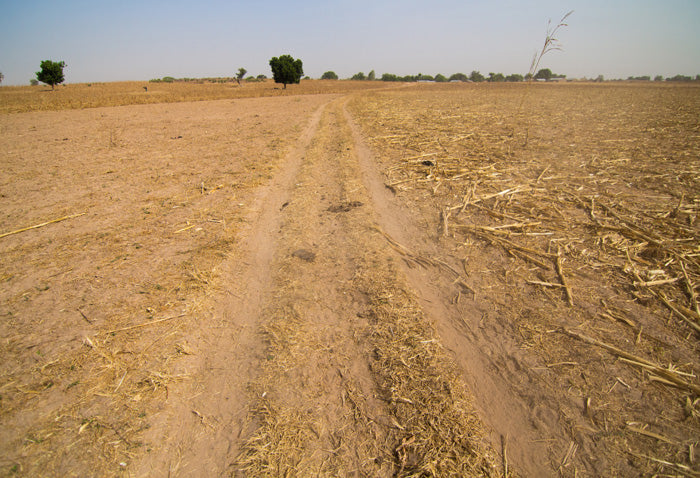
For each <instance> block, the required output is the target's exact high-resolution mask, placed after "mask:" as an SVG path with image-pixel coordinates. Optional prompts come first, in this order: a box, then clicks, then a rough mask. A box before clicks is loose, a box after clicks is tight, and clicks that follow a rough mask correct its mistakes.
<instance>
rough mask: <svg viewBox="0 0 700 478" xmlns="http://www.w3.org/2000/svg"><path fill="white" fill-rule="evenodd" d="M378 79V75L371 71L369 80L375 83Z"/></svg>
mask: <svg viewBox="0 0 700 478" xmlns="http://www.w3.org/2000/svg"><path fill="white" fill-rule="evenodd" d="M376 78H377V75H376V74H375V73H374V70H372V71H370V72H369V73H368V74H367V79H368V80H369V81H374V80H375V79H376Z"/></svg>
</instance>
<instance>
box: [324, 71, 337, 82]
mask: <svg viewBox="0 0 700 478" xmlns="http://www.w3.org/2000/svg"><path fill="white" fill-rule="evenodd" d="M321 79H322V80H337V79H338V75H336V74H335V71H327V72H325V73H324V74H323V75H321Z"/></svg>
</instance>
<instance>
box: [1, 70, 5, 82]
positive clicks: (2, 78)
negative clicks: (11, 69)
mask: <svg viewBox="0 0 700 478" xmlns="http://www.w3.org/2000/svg"><path fill="white" fill-rule="evenodd" d="M4 79H5V75H3V74H2V71H0V83H2V80H4Z"/></svg>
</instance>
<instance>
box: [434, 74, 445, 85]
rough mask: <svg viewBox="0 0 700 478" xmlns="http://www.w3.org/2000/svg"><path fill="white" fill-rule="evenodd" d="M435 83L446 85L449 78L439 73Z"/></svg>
mask: <svg viewBox="0 0 700 478" xmlns="http://www.w3.org/2000/svg"><path fill="white" fill-rule="evenodd" d="M435 81H437V82H438V83H444V82H446V81H447V78H446V77H445V75H442V74H440V73H438V74H437V75H435Z"/></svg>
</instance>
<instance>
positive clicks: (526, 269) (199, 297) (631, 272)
mask: <svg viewBox="0 0 700 478" xmlns="http://www.w3.org/2000/svg"><path fill="white" fill-rule="evenodd" d="M143 86H148V91H147V92H146V91H145V90H144V89H143V88H142V87H143ZM698 93H700V88H698V87H697V86H694V85H678V86H677V85H672V84H663V85H657V84H639V83H636V84H633V83H615V84H608V83H604V84H585V83H570V84H530V85H527V84H445V85H439V84H420V85H405V84H400V85H389V86H387V85H386V84H383V83H380V82H345V81H343V82H333V81H323V82H321V81H309V82H304V81H302V83H301V85H292V86H289V87H288V88H287V89H286V90H281V89H279V87H276V85H274V84H273V83H270V82H267V83H256V84H246V85H244V86H243V87H236V86H234V85H232V84H224V85H219V84H217V85H207V84H203V85H197V84H177V83H176V84H161V83H158V84H147V83H144V84H143V85H141V84H140V83H115V84H100V85H97V84H93V85H91V86H87V85H68V86H66V87H59V88H57V90H56V91H55V92H48V91H42V87H31V88H30V87H23V88H6V87H3V88H1V89H0V112H2V114H0V131H1V132H2V134H0V151H2V153H3V156H2V163H3V164H2V171H3V174H2V176H0V212H1V214H0V251H2V257H3V260H2V261H1V262H0V284H2V287H0V317H2V319H3V320H2V322H1V323H0V331H1V333H2V337H3V341H2V342H1V343H0V357H2V361H1V362H0V364H1V367H0V397H1V400H0V404H2V408H1V409H0V423H2V426H3V430H4V432H3V433H2V434H0V450H2V453H1V454H0V455H1V456H2V458H0V473H2V474H3V475H7V476H15V475H16V476H37V475H40V476H56V475H66V476H85V475H95V476H153V475H156V476H163V475H168V476H193V475H195V476H196V475H206V474H209V475H229V476H285V475H291V476H308V475H319V476H355V475H358V476H397V475H398V476H445V475H456V476H557V475H559V476H639V475H644V476H646V475H654V474H658V475H662V476H697V475H699V474H700V466H698V460H700V453H699V452H698V451H697V447H698V437H699V436H700V381H699V380H698V378H697V376H698V374H699V373H700V358H699V353H700V347H699V346H698V337H699V336H700V307H699V306H698V300H699V299H698V287H699V286H698V282H699V281H700V240H699V239H698V232H699V231H700V222H699V221H698V220H697V216H698V213H699V212H700V196H699V195H698V191H700V123H699V122H698V118H700V95H699V94H698Z"/></svg>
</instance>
